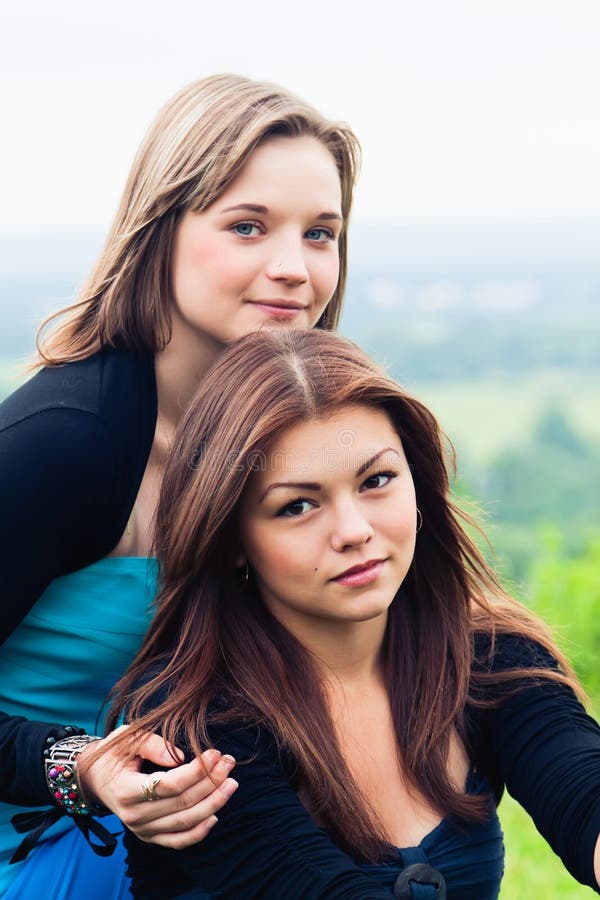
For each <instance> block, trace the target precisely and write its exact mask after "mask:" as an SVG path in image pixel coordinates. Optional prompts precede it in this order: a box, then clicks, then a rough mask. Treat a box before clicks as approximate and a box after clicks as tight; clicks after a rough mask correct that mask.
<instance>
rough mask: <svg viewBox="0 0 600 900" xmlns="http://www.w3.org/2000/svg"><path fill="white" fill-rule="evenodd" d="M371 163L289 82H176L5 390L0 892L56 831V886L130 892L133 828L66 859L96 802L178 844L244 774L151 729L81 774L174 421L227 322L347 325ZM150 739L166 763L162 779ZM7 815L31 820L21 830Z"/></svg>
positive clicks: (225, 336)
mask: <svg viewBox="0 0 600 900" xmlns="http://www.w3.org/2000/svg"><path fill="white" fill-rule="evenodd" d="M357 162H358V145H357V142H356V139H355V138H354V136H353V134H352V132H351V131H350V130H349V129H348V128H347V127H346V126H344V125H340V124H338V123H333V122H330V121H328V120H327V119H325V118H324V117H323V116H321V115H320V114H319V113H318V112H317V111H316V110H314V109H313V108H312V107H310V106H308V105H307V104H306V103H304V102H302V101H301V100H298V99H297V98H295V97H293V96H292V95H290V94H289V93H287V92H286V91H285V90H282V89H281V88H278V87H275V86H273V85H270V84H266V83H260V82H254V81H251V80H249V79H246V78H242V77H237V76H231V75H220V76H214V77H211V78H207V79H204V80H201V81H198V82H196V83H194V84H192V85H190V86H189V87H187V88H185V89H184V90H182V91H181V92H180V93H179V94H177V95H176V96H175V97H174V98H173V99H172V100H171V101H170V102H169V103H167V105H166V106H165V108H164V109H163V110H162V111H161V112H160V113H159V115H158V117H157V119H156V121H155V122H154V124H153V126H152V127H151V128H150V131H149V132H148V135H147V136H146V139H145V140H144V142H143V144H142V146H141V148H140V151H139V153H138V156H137V158H136V160H135V162H134V164H133V168H132V171H131V174H130V176H129V179H128V182H127V185H126V188H125V192H124V195H123V199H122V202H121V205H120V208H119V210H118V212H117V216H116V219H115V222H114V224H113V226H112V229H111V231H110V233H109V236H108V238H107V241H106V245H105V248H104V250H103V252H102V254H101V256H100V259H99V261H98V263H97V265H96V268H95V269H94V271H93V273H92V276H91V278H90V280H89V283H88V284H87V286H86V287H85V288H84V290H83V292H82V294H81V296H80V298H79V301H78V302H77V303H76V304H75V306H73V307H72V308H71V309H70V310H69V312H68V315H67V317H66V318H65V319H60V321H59V324H58V327H57V329H56V330H55V331H54V332H53V333H52V335H51V336H50V338H49V339H47V340H45V341H43V342H42V344H41V345H40V371H39V372H38V373H37V374H36V375H35V377H33V378H32V379H31V380H30V381H28V382H27V383H26V384H25V385H24V386H23V387H22V388H20V389H19V390H18V391H16V392H15V393H14V394H13V395H12V396H11V397H9V398H8V399H7V400H6V401H5V402H4V403H3V404H2V405H1V406H0V509H1V510H2V517H1V525H0V528H1V533H0V554H1V560H2V574H3V614H2V622H1V625H0V634H1V638H2V640H3V644H2V646H1V647H0V709H2V710H3V713H2V714H0V759H1V762H2V779H1V784H0V799H1V800H2V801H3V802H2V804H0V893H2V892H3V891H6V890H7V889H8V891H9V893H8V895H7V896H18V897H20V898H21V900H22V898H24V897H27V896H34V895H35V890H34V889H33V888H32V889H31V891H33V893H31V892H30V894H28V893H27V891H28V887H27V870H28V867H29V865H30V861H32V860H35V857H36V855H37V856H38V860H39V858H40V855H41V854H42V853H44V852H45V853H46V855H47V858H48V860H49V861H50V860H52V864H51V865H50V863H49V865H48V872H52V879H53V883H52V884H50V883H49V882H48V881H47V880H46V881H45V883H44V896H45V897H47V898H48V897H53V898H54V897H57V898H58V897H63V896H64V897H74V896H79V895H80V894H79V893H78V890H81V895H82V896H83V895H84V893H85V896H87V897H90V898H91V897H96V896H97V897H99V898H100V897H101V898H103V900H104V898H106V897H113V896H114V897H120V896H127V895H128V886H127V883H126V880H125V879H124V874H123V862H122V856H120V855H119V854H120V852H121V851H120V848H118V849H117V852H116V853H114V854H113V855H112V856H111V858H110V859H109V860H107V859H102V858H98V857H97V856H95V855H94V853H92V852H91V851H89V852H88V853H87V857H86V858H85V860H84V863H83V868H82V870H81V871H77V872H76V871H74V868H73V866H72V865H70V859H69V853H70V851H69V849H68V848H69V844H68V843H67V838H69V839H70V840H71V841H72V842H73V841H75V842H76V841H80V840H81V837H80V835H78V834H77V831H76V829H75V828H74V826H75V825H77V826H78V827H79V829H80V830H83V831H84V832H85V833H86V834H88V836H89V832H90V829H91V831H92V833H93V835H94V836H93V837H92V843H93V844H95V846H96V850H97V851H98V852H99V853H101V854H104V853H109V852H110V851H111V850H112V848H113V844H114V838H113V836H112V834H111V827H112V826H111V823H110V820H107V819H105V820H104V821H103V820H102V819H99V820H98V819H96V818H95V816H94V815H93V814H94V813H95V812H99V811H100V809H101V808H102V809H104V808H107V809H108V810H111V811H112V812H113V813H114V814H116V816H118V817H119V819H121V820H122V821H123V822H124V823H125V824H126V825H127V826H128V827H129V828H130V829H132V831H133V832H134V833H135V834H136V835H137V836H138V837H139V838H140V839H141V840H143V841H146V842H150V843H156V844H162V845H164V846H167V847H171V848H182V847H185V846H187V845H189V844H191V843H195V842H197V841H199V840H202V838H204V837H205V835H206V834H207V833H208V831H209V830H210V829H211V828H212V826H213V825H214V823H215V821H216V818H215V816H214V813H215V811H217V810H218V809H219V808H220V807H221V806H222V804H223V803H225V801H226V799H227V798H228V797H229V796H230V795H231V793H232V792H233V791H234V790H235V787H236V785H235V782H234V781H233V780H232V779H231V778H229V777H228V776H229V773H230V772H231V769H232V767H233V760H232V759H230V758H225V757H221V756H220V754H219V753H218V751H216V750H209V751H207V752H205V753H203V754H201V755H200V756H199V757H198V758H196V759H194V760H192V761H190V762H188V763H186V764H185V765H180V766H175V765H174V762H175V761H180V760H181V757H179V758H178V757H176V759H175V760H174V759H173V757H172V756H171V755H170V753H169V752H168V748H167V747H166V745H165V742H164V741H163V740H162V739H161V738H159V737H158V736H156V735H151V734H150V735H147V736H146V737H145V738H144V740H143V742H142V743H141V745H140V747H139V748H138V756H137V757H136V758H135V759H133V760H129V761H128V762H127V764H122V763H120V762H118V761H117V760H116V757H114V756H113V755H112V754H111V752H110V744H111V742H112V739H113V737H114V736H110V735H109V737H108V738H107V739H106V740H105V742H104V744H103V745H104V746H106V747H107V748H108V751H107V753H106V754H105V755H104V756H103V758H102V759H101V760H99V761H97V762H96V763H95V764H94V765H92V766H91V767H90V768H88V769H87V771H86V773H85V777H84V776H83V774H82V772H81V771H80V772H79V775H80V776H81V777H78V771H77V766H78V762H81V761H82V760H83V759H84V758H85V756H86V754H87V753H89V750H90V744H91V743H92V741H91V740H90V738H94V734H95V732H96V730H97V729H99V728H100V726H99V725H98V724H97V721H96V720H97V716H98V713H99V710H100V707H101V704H102V701H103V699H104V698H105V696H106V694H107V692H108V691H109V690H110V688H111V687H112V685H113V684H114V682H115V681H116V680H117V679H118V678H119V677H120V676H121V675H122V673H123V671H124V670H125V668H126V667H127V665H128V664H129V662H130V661H131V659H132V658H133V656H134V655H135V652H136V650H137V648H138V646H139V644H140V642H141V640H142V638H143V635H144V632H145V630H146V627H147V624H148V609H149V605H150V603H151V601H152V595H153V571H152V564H151V562H150V563H149V561H148V557H149V554H150V525H151V522H152V519H153V516H154V512H155V507H156V502H157V497H158V492H159V488H160V483H161V478H162V471H163V467H164V463H165V459H166V455H167V451H168V449H169V447H170V444H171V441H172V436H173V433H174V430H175V428H176V426H177V423H178V420H179V418H180V416H181V414H182V412H183V411H184V410H185V408H186V406H187V404H188V401H189V400H190V398H191V396H192V394H193V392H194V390H195V388H196V387H197V386H198V384H199V383H200V381H201V380H202V378H203V377H204V374H205V372H206V371H207V369H208V368H209V366H210V365H211V364H212V363H213V362H214V360H215V358H216V357H217V356H218V355H219V354H220V353H221V351H222V350H223V348H224V347H226V346H227V345H228V344H229V343H230V342H231V341H233V340H235V339H237V338H239V337H241V336H242V335H245V334H247V333H248V332H252V331H255V330H257V329H264V328H267V329H282V328H284V329H289V328H291V329H306V328H313V327H320V328H325V329H330V328H333V327H334V326H335V324H336V322H337V320H338V317H339V313H340V305H341V301H342V295H343V291H344V284H345V278H346V229H347V223H348V216H349V213H350V208H351V202H352V189H353V185H354V180H355V176H356V169H357ZM142 757H143V758H145V759H148V760H150V761H151V762H152V763H153V764H154V765H158V766H160V767H161V768H165V769H167V770H168V771H165V773H164V775H163V777H162V779H161V783H160V787H159V788H157V787H156V786H152V785H150V786H149V785H148V781H147V778H146V776H145V775H143V774H142V773H141V771H140V769H141V764H142ZM157 799H160V802H156V800H157ZM148 801H154V802H148ZM49 803H53V804H54V805H53V806H52V807H51V809H50V811H49V812H47V813H43V814H35V815H29V814H27V810H28V809H29V808H31V807H40V806H41V807H45V806H48V804H49ZM65 813H66V814H65ZM15 814H17V817H16V826H17V827H18V828H19V830H20V831H21V832H23V833H24V832H27V831H29V832H30V833H29V835H28V836H27V837H26V838H25V840H24V842H23V844H22V845H21V847H20V848H19V849H18V850H17V845H18V844H19V842H20V841H21V838H22V834H21V836H19V835H17V834H16V832H15V831H14V830H13V828H12V826H11V819H12V818H13V817H14V816H15ZM57 819H60V820H61V821H60V822H58V823H57V822H56V820H57ZM114 824H117V825H118V823H112V825H114ZM49 825H53V827H52V828H49V827H48V826H49ZM61 830H62V831H69V832H70V834H69V835H67V836H64V837H61V839H60V842H59V843H57V844H56V852H53V851H54V845H53V842H54V841H56V835H57V834H59V833H60V832H61ZM112 830H113V831H114V830H115V829H114V827H112ZM40 839H41V843H42V844H45V847H42V848H40ZM36 840H37V841H38V843H37V845H36V846H35V848H34V850H33V852H32V854H31V856H29V857H28V856H27V854H28V852H29V851H30V849H31V847H32V846H33V845H34V844H35V843H36ZM71 846H75V844H74V843H72V844H71ZM59 848H60V850H59ZM86 850H87V848H86ZM11 858H12V859H13V861H14V863H15V864H14V865H9V860H10V859H11ZM42 869H43V866H42ZM30 871H31V869H30ZM79 877H81V878H82V879H84V882H85V889H83V888H78V887H77V884H78V882H77V878H79ZM11 883H12V886H11ZM94 892H95V893H94ZM36 896H37V895H36Z"/></svg>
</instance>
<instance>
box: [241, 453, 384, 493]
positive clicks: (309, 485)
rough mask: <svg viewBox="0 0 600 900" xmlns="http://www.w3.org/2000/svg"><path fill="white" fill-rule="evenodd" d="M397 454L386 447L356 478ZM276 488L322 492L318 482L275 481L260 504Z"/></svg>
mask: <svg viewBox="0 0 600 900" xmlns="http://www.w3.org/2000/svg"><path fill="white" fill-rule="evenodd" d="M390 451H391V452H392V453H395V454H396V456H398V457H399V456H400V454H399V453H398V451H397V450H395V449H394V447H384V448H383V450H380V451H379V453H376V454H375V455H374V456H371V457H370V458H369V459H368V460H367V461H366V462H364V463H362V465H360V466H359V467H358V469H357V470H356V474H355V478H360V476H361V475H364V473H365V472H367V471H368V470H369V469H370V468H371V466H372V465H373V463H376V462H377V460H378V459H380V458H381V457H382V456H383V455H384V453H389V452H390ZM275 488H296V489H297V490H301V491H302V490H304V491H320V490H321V485H320V484H319V483H318V482H317V481H274V482H273V484H270V485H269V486H268V487H267V488H266V489H265V490H264V491H263V493H262V494H261V495H260V497H259V498H258V502H259V503H262V502H263V500H264V499H265V497H266V496H267V494H269V493H270V492H271V491H272V490H274V489H275Z"/></svg>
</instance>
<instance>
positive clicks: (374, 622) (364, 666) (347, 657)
mask: <svg viewBox="0 0 600 900" xmlns="http://www.w3.org/2000/svg"><path fill="white" fill-rule="evenodd" d="M386 623H387V613H386V614H384V615H381V616H377V617H376V618H374V619H370V620H368V621H366V622H328V621H325V620H321V621H319V622H318V623H317V624H316V627H315V625H314V624H312V623H311V624H310V625H309V626H308V627H306V626H305V625H304V623H293V624H292V623H289V622H284V623H283V624H284V625H285V626H286V627H287V628H288V630H289V631H291V632H292V634H294V636H295V637H296V638H297V639H298V640H299V641H300V643H301V644H302V645H303V646H304V647H305V648H306V649H307V650H308V651H309V652H310V653H311V654H312V656H313V657H314V659H315V661H316V663H317V665H318V667H319V669H321V671H322V673H323V676H324V677H325V680H326V682H328V683H330V684H331V685H337V686H339V685H340V684H341V685H343V686H345V687H350V686H353V685H354V686H359V685H361V684H365V683H367V682H371V681H373V679H374V678H376V679H379V675H380V671H381V665H380V658H381V647H382V645H383V638H384V634H385V627H386Z"/></svg>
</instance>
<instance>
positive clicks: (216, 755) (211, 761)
mask: <svg viewBox="0 0 600 900" xmlns="http://www.w3.org/2000/svg"><path fill="white" fill-rule="evenodd" d="M202 758H203V759H204V762H205V763H207V765H209V766H214V765H215V764H216V763H217V762H218V761H219V759H220V758H221V753H220V751H219V750H215V749H214V748H213V747H211V748H209V749H208V750H205V751H204V753H203V754H202Z"/></svg>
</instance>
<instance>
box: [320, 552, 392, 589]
mask: <svg viewBox="0 0 600 900" xmlns="http://www.w3.org/2000/svg"><path fill="white" fill-rule="evenodd" d="M385 562H386V560H385V559H369V560H367V562H365V563H361V565H359V566H352V568H350V569H346V571H345V572H342V573H341V574H340V575H336V576H335V578H332V581H337V583H338V584H345V585H347V586H348V587H362V586H363V585H365V584H371V583H372V582H373V581H376V580H377V578H379V575H380V573H381V570H382V569H383V566H384V564H385Z"/></svg>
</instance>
